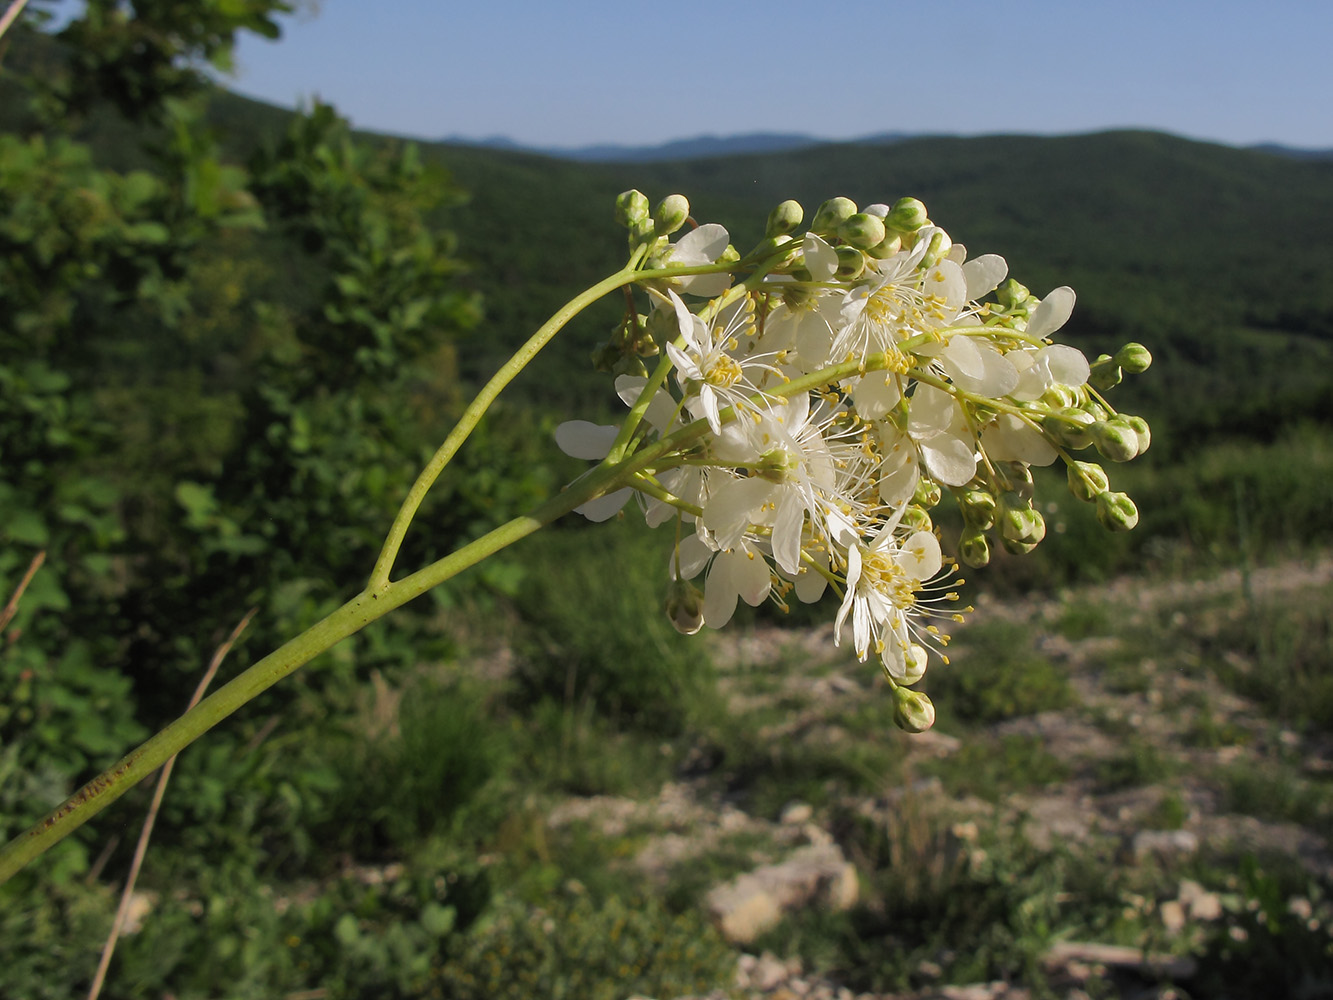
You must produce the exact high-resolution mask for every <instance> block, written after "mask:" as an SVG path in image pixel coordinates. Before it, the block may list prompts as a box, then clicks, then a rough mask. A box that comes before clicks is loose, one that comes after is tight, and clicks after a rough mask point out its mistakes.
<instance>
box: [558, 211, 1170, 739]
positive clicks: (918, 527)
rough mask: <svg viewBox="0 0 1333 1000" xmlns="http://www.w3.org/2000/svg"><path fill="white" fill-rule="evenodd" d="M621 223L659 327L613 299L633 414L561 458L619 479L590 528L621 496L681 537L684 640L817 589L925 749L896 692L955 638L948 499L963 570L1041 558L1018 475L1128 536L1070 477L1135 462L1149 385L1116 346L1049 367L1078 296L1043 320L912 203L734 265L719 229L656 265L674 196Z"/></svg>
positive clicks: (1122, 512)
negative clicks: (1142, 395)
mask: <svg viewBox="0 0 1333 1000" xmlns="http://www.w3.org/2000/svg"><path fill="white" fill-rule="evenodd" d="M617 214H618V217H619V219H620V221H621V223H622V224H624V225H625V226H626V227H627V228H628V229H629V231H630V249H631V261H632V263H634V265H635V266H636V267H637V268H638V270H637V272H636V280H637V284H638V285H639V286H640V287H641V288H642V289H643V290H644V291H645V292H646V294H647V296H648V300H649V307H648V308H647V309H642V310H641V309H640V308H639V307H638V306H637V305H634V304H633V300H632V297H627V298H628V299H629V300H630V301H631V305H630V307H629V311H628V313H627V315H626V317H625V320H624V322H623V323H622V324H621V325H620V327H619V328H618V329H617V331H616V333H615V334H614V335H613V336H612V338H611V341H610V342H609V343H608V344H607V345H606V346H605V347H604V348H603V349H602V351H600V352H599V353H598V355H597V361H598V364H599V366H601V367H603V368H605V369H607V370H609V371H612V372H614V373H615V374H616V375H617V377H616V391H617V393H618V395H619V396H620V398H621V400H622V401H623V402H624V403H625V404H626V405H627V406H629V407H630V413H629V416H628V417H627V419H626V421H625V422H624V423H623V424H622V425H620V426H611V427H604V426H597V425H594V424H590V423H587V422H584V421H573V422H570V423H566V424H563V425H561V426H560V428H558V430H557V432H556V437H557V442H558V443H559V445H560V446H561V448H562V449H563V450H564V451H565V452H567V453H568V454H570V455H573V456H575V457H578V458H585V459H591V460H599V461H601V462H602V463H603V465H604V466H615V467H619V468H622V469H623V470H624V475H623V477H621V478H620V479H619V480H618V481H617V482H618V484H619V488H616V489H613V490H610V491H608V492H604V493H603V494H602V495H600V496H597V497H595V498H594V499H592V500H590V501H588V502H587V503H585V504H584V505H583V506H582V507H580V508H579V510H580V511H581V512H582V513H583V514H584V515H585V516H587V517H589V518H591V519H593V520H602V519H605V518H608V517H611V516H613V515H614V514H616V512H617V511H619V510H620V509H621V508H622V507H623V506H624V505H625V503H626V502H627V501H628V500H629V498H630V497H631V496H634V495H637V497H638V501H639V503H640V505H641V506H642V508H643V511H644V514H645V516H646V518H647V520H648V522H649V523H650V524H653V525H657V524H661V523H665V522H667V521H674V522H675V524H676V525H677V542H676V545H675V546H674V549H673V552H672V555H671V560H670V569H669V573H670V580H671V583H670V596H669V597H668V600H667V612H668V614H669V615H670V617H671V620H672V621H673V623H674V624H675V625H676V627H677V628H679V629H680V630H682V631H684V632H695V631H698V630H699V629H700V628H701V627H702V626H704V625H707V626H709V627H711V628H721V627H722V626H723V625H725V624H726V623H727V622H728V621H729V620H730V619H731V617H732V615H733V613H734V612H735V609H736V607H737V605H738V602H739V601H741V600H744V601H745V602H746V603H747V604H750V605H758V604H760V603H761V602H763V601H765V600H769V599H772V600H775V601H777V602H778V603H779V604H780V605H783V606H786V603H787V602H788V601H789V600H790V598H791V597H792V596H793V595H794V596H795V598H796V599H797V600H800V601H803V602H814V601H817V600H819V599H821V598H822V597H823V596H824V594H825V592H826V591H827V590H830V589H831V590H832V591H833V592H834V594H835V595H836V597H837V598H838V600H839V605H838V610H837V613H836V617H835V637H836V641H838V642H842V641H844V640H850V643H851V646H852V648H853V649H854V650H855V652H856V655H857V656H858V657H859V658H860V659H862V660H866V659H868V658H869V657H870V656H872V655H873V656H875V657H876V658H877V659H878V660H879V661H880V663H881V664H882V666H883V670H884V674H885V676H886V677H887V678H888V681H889V684H890V686H891V687H892V689H893V691H894V693H895V699H896V702H897V708H898V711H897V719H898V721H899V724H900V725H902V726H903V727H904V728H907V729H909V730H913V731H919V730H921V729H924V728H926V727H927V726H929V725H930V724H931V722H932V721H933V718H934V709H933V707H932V706H931V705H930V701H929V699H928V698H926V697H925V695H923V694H921V693H919V692H915V691H912V690H911V689H910V688H911V686H912V685H913V684H915V683H916V682H917V681H919V680H920V679H921V677H922V676H923V674H924V673H925V670H926V666H927V663H928V661H929V660H930V658H931V657H932V656H936V657H938V658H940V659H941V660H942V661H943V662H948V660H947V656H946V654H945V652H944V650H945V647H946V646H947V645H948V641H949V636H948V633H947V631H946V627H947V625H948V624H949V623H950V622H956V621H960V620H961V617H962V613H963V612H965V611H966V610H969V609H962V610H960V609H959V608H958V607H957V603H958V600H959V597H958V594H957V592H956V591H955V590H954V589H953V588H954V586H955V585H956V584H961V583H962V582H963V581H962V580H957V579H955V578H954V573H955V571H956V568H957V564H956V561H955V560H954V559H952V558H950V557H948V556H946V555H945V554H944V551H943V550H942V548H941V544H940V535H939V532H938V530H937V529H936V528H935V527H934V525H933V522H932V517H931V510H932V509H933V508H934V507H935V506H936V505H937V504H938V503H939V502H940V501H941V500H942V498H943V496H944V494H945V493H946V491H947V492H948V493H950V494H952V495H953V497H954V499H955V501H956V502H957V504H958V506H959V508H960V510H961V512H962V519H963V525H964V527H963V530H962V533H961V536H960V537H959V538H958V539H957V552H958V558H959V559H961V560H962V562H964V563H966V564H967V565H969V566H973V567H980V566H984V565H986V563H987V562H988V561H989V560H990V556H991V551H992V546H993V545H994V544H996V543H998V544H999V545H1001V546H1002V547H1003V548H1005V549H1006V550H1007V551H1010V552H1014V553H1024V552H1029V551H1031V550H1032V549H1033V548H1035V547H1036V546H1037V544H1038V543H1039V542H1040V541H1041V540H1042V538H1043V536H1044V535H1045V530H1046V529H1045V523H1044V521H1043V519H1042V516H1041V514H1040V513H1039V512H1038V510H1037V509H1036V508H1035V507H1034V506H1033V480H1032V475H1031V472H1030V468H1031V467H1032V466H1043V465H1050V464H1052V463H1053V462H1055V461H1056V459H1057V458H1058V459H1061V460H1062V461H1063V462H1064V464H1065V466H1066V468H1067V470H1068V478H1069V487H1070V489H1071V491H1072V492H1073V493H1074V495H1075V496H1077V497H1079V498H1080V499H1082V500H1085V501H1088V502H1091V503H1094V504H1095V505H1096V510H1097V516H1098V518H1099V519H1100V520H1101V522H1102V523H1103V524H1104V525H1106V526H1107V527H1108V528H1110V529H1112V530H1127V529H1129V528H1132V527H1133V526H1134V524H1135V523H1136V522H1137V520H1138V513H1137V511H1136V510H1135V508H1134V504H1133V502H1132V501H1130V499H1129V498H1128V497H1127V496H1126V495H1125V494H1123V493H1116V492H1112V491H1111V489H1110V485H1109V482H1108V479H1107V476H1106V473H1105V471H1104V470H1103V469H1102V468H1101V466H1099V465H1097V464H1095V463H1093V462H1088V461H1080V460H1078V459H1076V458H1075V457H1074V453H1075V452H1079V451H1082V450H1084V449H1086V448H1089V447H1095V448H1096V450H1097V451H1098V452H1099V453H1100V454H1101V455H1102V456H1104V457H1106V458H1109V459H1111V460H1112V461H1115V462H1123V461H1126V460H1128V459H1130V458H1133V457H1134V456H1135V455H1137V454H1139V453H1141V452H1142V451H1144V450H1145V449H1146V448H1147V447H1148V443H1149V432H1148V425H1147V423H1146V422H1144V421H1143V420H1142V419H1140V418H1137V417H1131V416H1125V415H1121V414H1117V413H1116V412H1115V410H1114V409H1112V408H1111V406H1110V405H1109V404H1108V403H1107V402H1106V401H1105V399H1104V398H1103V396H1102V392H1103V391H1104V390H1105V389H1107V388H1109V387H1110V386H1112V385H1114V384H1115V383H1117V382H1118V381H1119V380H1120V378H1121V377H1122V373H1123V372H1126V371H1128V372H1141V371H1143V370H1144V369H1146V368H1147V367H1148V364H1149V362H1150V360H1151V359H1150V357H1149V355H1148V352H1147V351H1146V350H1145V349H1144V348H1143V347H1141V346H1140V345H1137V344H1129V345H1126V346H1125V347H1123V348H1121V349H1120V351H1118V352H1117V353H1116V355H1115V356H1114V357H1108V356H1102V357H1100V358H1098V359H1097V360H1096V361H1094V362H1093V363H1091V364H1090V363H1089V362H1088V360H1087V359H1086V357H1085V356H1084V355H1083V354H1082V353H1081V352H1080V351H1078V350H1076V349H1075V348H1073V347H1069V346H1066V345H1061V344H1056V343H1053V342H1052V340H1051V337H1052V335H1053V334H1055V333H1056V332H1057V331H1058V330H1060V328H1061V327H1062V326H1063V325H1064V324H1065V322H1066V320H1068V319H1069V317H1070V314H1071V312H1072V310H1073V307H1074V293H1073V291H1072V290H1071V289H1069V288H1064V287H1062V288H1057V289H1054V290H1053V291H1051V292H1049V293H1047V294H1046V295H1044V296H1042V297H1037V296H1035V295H1033V294H1032V293H1031V292H1029V291H1028V289H1026V288H1024V287H1023V286H1022V285H1020V284H1019V283H1018V282H1016V281H1014V280H1013V279H1011V278H1009V277H1008V266H1007V265H1006V263H1005V261H1004V259H1003V258H1001V257H999V256H996V255H994V254H986V255H982V256H978V257H971V258H969V256H968V254H967V251H966V249H965V248H964V247H963V246H962V245H960V244H956V243H954V242H952V240H950V238H949V236H948V234H947V233H946V232H945V231H944V230H943V229H941V228H940V227H938V226H936V225H934V224H933V223H932V222H931V221H930V220H929V218H928V216H927V213H926V208H925V206H924V205H922V204H921V202H919V201H917V200H916V199H913V198H903V199H901V200H899V201H898V202H897V203H896V204H894V205H892V206H889V205H870V206H868V207H866V208H865V209H862V210H858V207H857V206H856V205H855V204H854V203H852V202H851V201H850V200H849V199H846V198H834V199H832V200H830V201H828V202H825V203H824V204H823V205H822V206H820V208H819V210H818V211H817V212H816V213H815V216H814V218H813V219H812V220H811V222H810V224H809V226H808V228H807V229H806V231H805V232H803V233H800V232H798V230H799V229H800V227H801V224H802V222H803V221H804V212H803V210H802V209H801V206H800V205H798V204H797V203H796V202H791V201H789V202H784V203H783V204H782V205H779V206H778V207H777V208H776V209H775V210H774V211H773V212H772V214H771V215H770V217H769V220H768V226H767V230H766V235H765V239H764V240H763V241H762V242H761V243H760V244H759V246H758V247H756V248H755V250H754V251H752V252H751V253H750V254H748V255H746V256H745V257H742V256H741V255H740V254H738V253H737V252H736V251H735V250H734V249H733V248H732V247H731V245H730V243H729V237H728V234H727V231H726V230H725V229H723V228H722V227H721V226H718V225H715V224H709V225H702V226H697V227H695V228H692V229H690V230H689V231H687V232H685V234H684V235H683V236H681V237H680V238H679V239H677V240H676V241H675V242H672V236H673V234H675V233H677V232H678V231H680V230H681V229H682V228H683V227H684V225H685V223H686V222H687V219H688V214H689V209H688V203H687V202H686V201H685V199H684V198H683V197H681V196H679V195H673V196H671V197H670V198H667V199H666V200H665V201H663V202H662V204H661V205H660V206H658V208H657V210H656V211H655V212H653V213H651V214H650V213H649V205H648V201H647V199H646V198H644V196H643V195H641V194H640V193H639V192H637V191H630V192H626V193H625V194H623V195H621V197H620V198H619V200H618V202H617ZM652 358H656V362H655V367H654V369H653V370H652V371H651V372H650V371H649V369H648V367H647V366H646V364H645V359H652ZM700 580H701V581H702V589H701V588H700V586H699V584H697V583H696V582H695V581H700Z"/></svg>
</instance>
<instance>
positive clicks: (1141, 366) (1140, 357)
mask: <svg viewBox="0 0 1333 1000" xmlns="http://www.w3.org/2000/svg"><path fill="white" fill-rule="evenodd" d="M1113 360H1114V361H1115V363H1116V364H1118V365H1119V366H1120V367H1121V368H1123V369H1124V370H1125V371H1127V372H1129V373H1130V374H1131V375H1138V374H1140V373H1141V372H1146V371H1147V370H1148V366H1149V365H1151V364H1152V355H1151V354H1149V353H1148V348H1146V347H1144V346H1143V345H1142V344H1134V343H1130V344H1126V345H1125V346H1124V347H1122V348H1120V350H1118V351H1116V352H1115V358H1114V359H1113Z"/></svg>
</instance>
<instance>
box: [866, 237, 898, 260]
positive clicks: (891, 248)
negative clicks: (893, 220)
mask: <svg viewBox="0 0 1333 1000" xmlns="http://www.w3.org/2000/svg"><path fill="white" fill-rule="evenodd" d="M902 248H903V238H902V237H901V236H899V235H898V234H897V233H893V232H891V233H889V235H888V236H886V237H884V239H883V240H881V241H880V242H879V243H876V244H875V245H874V246H873V247H871V248H870V249H869V250H867V251H866V253H868V254H870V256H872V257H874V258H875V259H876V260H883V259H884V258H886V257H892V256H893V255H894V254H896V253H897V252H898V251H899V250H901V249H902Z"/></svg>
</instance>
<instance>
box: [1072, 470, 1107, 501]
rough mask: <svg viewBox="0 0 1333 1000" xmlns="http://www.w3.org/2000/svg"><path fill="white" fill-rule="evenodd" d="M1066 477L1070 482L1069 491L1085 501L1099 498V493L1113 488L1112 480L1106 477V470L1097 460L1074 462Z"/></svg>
mask: <svg viewBox="0 0 1333 1000" xmlns="http://www.w3.org/2000/svg"><path fill="white" fill-rule="evenodd" d="M1065 478H1066V479H1067V481H1068V483H1069V492H1070V493H1072V494H1074V496H1076V497H1077V498H1078V499H1080V500H1082V501H1084V502H1085V503H1091V502H1092V501H1093V500H1095V499H1097V496H1098V494H1101V493H1105V492H1106V491H1107V490H1108V489H1110V488H1111V481H1110V480H1109V479H1108V478H1107V477H1106V470H1105V469H1103V468H1102V467H1101V466H1100V465H1098V464H1097V463H1096V462H1073V463H1071V464H1070V466H1069V471H1068V472H1067V473H1066V476H1065Z"/></svg>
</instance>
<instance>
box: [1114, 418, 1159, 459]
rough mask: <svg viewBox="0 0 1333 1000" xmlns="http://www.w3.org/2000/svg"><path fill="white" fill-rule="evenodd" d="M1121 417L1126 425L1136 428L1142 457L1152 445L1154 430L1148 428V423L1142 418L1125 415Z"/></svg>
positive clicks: (1135, 431)
mask: <svg viewBox="0 0 1333 1000" xmlns="http://www.w3.org/2000/svg"><path fill="white" fill-rule="evenodd" d="M1120 416H1121V418H1122V419H1123V420H1124V421H1125V423H1127V424H1129V426H1130V427H1132V428H1134V433H1135V434H1137V435H1138V436H1139V454H1140V455H1142V454H1143V453H1144V452H1145V451H1147V450H1148V446H1149V445H1150V444H1152V428H1150V427H1149V426H1148V421H1146V420H1144V419H1143V418H1142V417H1131V416H1128V415H1126V414H1123V413H1122V414H1121V415H1120Z"/></svg>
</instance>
